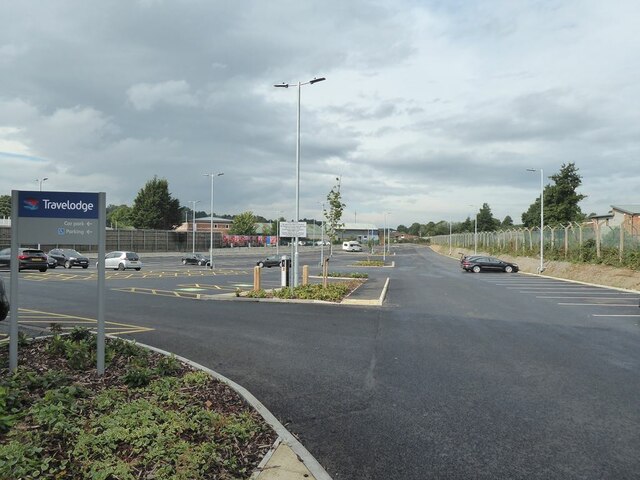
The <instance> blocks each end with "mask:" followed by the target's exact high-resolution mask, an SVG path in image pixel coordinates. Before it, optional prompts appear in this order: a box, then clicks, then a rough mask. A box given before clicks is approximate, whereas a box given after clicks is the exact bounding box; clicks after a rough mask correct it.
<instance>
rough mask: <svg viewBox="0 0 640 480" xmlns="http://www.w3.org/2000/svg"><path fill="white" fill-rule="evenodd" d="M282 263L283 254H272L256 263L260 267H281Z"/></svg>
mask: <svg viewBox="0 0 640 480" xmlns="http://www.w3.org/2000/svg"><path fill="white" fill-rule="evenodd" d="M281 264H282V256H281V255H271V256H269V257H266V258H264V259H262V260H258V261H257V262H256V265H257V266H259V267H260V268H263V267H267V268H271V267H279V266H280V265H281Z"/></svg>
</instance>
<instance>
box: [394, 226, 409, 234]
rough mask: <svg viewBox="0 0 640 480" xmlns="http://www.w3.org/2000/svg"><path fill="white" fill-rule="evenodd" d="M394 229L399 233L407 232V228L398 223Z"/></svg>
mask: <svg viewBox="0 0 640 480" xmlns="http://www.w3.org/2000/svg"><path fill="white" fill-rule="evenodd" d="M396 231H397V232H399V233H409V229H408V228H407V227H405V226H404V225H398V228H396Z"/></svg>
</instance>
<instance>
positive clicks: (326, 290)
mask: <svg viewBox="0 0 640 480" xmlns="http://www.w3.org/2000/svg"><path fill="white" fill-rule="evenodd" d="M360 284H361V282H359V281H355V280H353V281H350V282H340V283H330V284H328V285H327V286H326V287H323V286H322V284H318V283H315V284H309V285H298V286H297V287H295V288H293V289H291V288H282V289H280V290H273V291H272V290H269V291H267V290H257V291H250V292H246V293H245V294H244V295H243V296H246V297H249V298H283V299H302V300H323V301H325V302H341V301H342V300H343V299H344V298H345V297H346V296H347V295H349V294H350V293H351V292H352V291H353V290H355V289H356V288H357V287H358V286H360Z"/></svg>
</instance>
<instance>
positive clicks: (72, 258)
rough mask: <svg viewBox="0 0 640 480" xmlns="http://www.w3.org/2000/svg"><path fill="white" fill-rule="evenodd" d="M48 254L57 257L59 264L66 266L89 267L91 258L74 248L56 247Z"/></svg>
mask: <svg viewBox="0 0 640 480" xmlns="http://www.w3.org/2000/svg"><path fill="white" fill-rule="evenodd" d="M48 255H49V257H53V258H55V259H56V262H57V263H58V265H59V266H62V267H64V268H71V267H82V268H88V267H89V259H88V258H87V257H85V256H84V255H82V254H80V253H78V252H77V251H76V250H74V249H73V248H54V249H53V250H50V251H49V254H48Z"/></svg>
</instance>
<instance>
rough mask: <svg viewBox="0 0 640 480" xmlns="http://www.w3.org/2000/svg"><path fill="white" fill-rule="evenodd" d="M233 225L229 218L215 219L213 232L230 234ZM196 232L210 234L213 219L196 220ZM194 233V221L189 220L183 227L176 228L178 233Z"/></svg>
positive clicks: (202, 218) (201, 218)
mask: <svg viewBox="0 0 640 480" xmlns="http://www.w3.org/2000/svg"><path fill="white" fill-rule="evenodd" d="M231 224H233V220H231V219H229V218H219V217H213V231H214V232H219V233H223V234H226V233H229V229H230V228H231ZM195 227H196V228H195V231H196V232H210V231H211V217H200V218H196V225H195ZM192 231H193V220H189V221H187V222H184V223H183V224H182V225H180V226H179V227H177V228H176V232H192Z"/></svg>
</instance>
